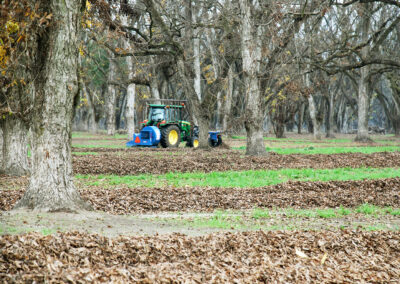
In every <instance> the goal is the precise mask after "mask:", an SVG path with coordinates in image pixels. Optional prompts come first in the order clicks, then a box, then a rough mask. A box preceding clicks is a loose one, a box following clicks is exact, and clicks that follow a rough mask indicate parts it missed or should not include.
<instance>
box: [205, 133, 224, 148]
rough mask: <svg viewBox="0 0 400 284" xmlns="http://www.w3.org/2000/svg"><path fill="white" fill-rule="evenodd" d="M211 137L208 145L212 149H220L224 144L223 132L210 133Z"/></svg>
mask: <svg viewBox="0 0 400 284" xmlns="http://www.w3.org/2000/svg"><path fill="white" fill-rule="evenodd" d="M208 134H209V135H210V137H209V138H208V143H209V144H210V146H211V147H218V146H219V145H221V144H222V137H221V131H208Z"/></svg>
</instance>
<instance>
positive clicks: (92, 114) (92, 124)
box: [85, 86, 97, 133]
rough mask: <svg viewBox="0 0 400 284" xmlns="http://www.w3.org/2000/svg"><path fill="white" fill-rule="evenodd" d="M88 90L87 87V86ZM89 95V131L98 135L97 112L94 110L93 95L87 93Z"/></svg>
mask: <svg viewBox="0 0 400 284" xmlns="http://www.w3.org/2000/svg"><path fill="white" fill-rule="evenodd" d="M85 88H86V86H85ZM86 95H87V104H88V112H89V118H88V130H89V132H90V133H96V132H97V122H96V111H95V109H94V102H93V98H92V96H91V94H89V93H86Z"/></svg>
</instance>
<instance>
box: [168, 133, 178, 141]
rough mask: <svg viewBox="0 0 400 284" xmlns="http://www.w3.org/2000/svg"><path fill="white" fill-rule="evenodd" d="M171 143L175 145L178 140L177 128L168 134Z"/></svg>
mask: <svg viewBox="0 0 400 284" xmlns="http://www.w3.org/2000/svg"><path fill="white" fill-rule="evenodd" d="M168 141H169V144H171V145H175V144H176V142H178V132H177V131H176V130H171V131H170V132H169V135H168Z"/></svg>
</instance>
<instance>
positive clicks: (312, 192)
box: [0, 178, 400, 214]
mask: <svg viewBox="0 0 400 284" xmlns="http://www.w3.org/2000/svg"><path fill="white" fill-rule="evenodd" d="M23 193H24V190H23V189H20V190H7V191H0V210H10V209H11V208H12V207H13V205H14V204H15V203H16V202H17V201H18V200H19V199H20V198H21V197H22V194H23ZM80 193H81V196H82V197H83V198H84V199H86V200H88V201H89V202H90V203H91V204H92V205H93V207H94V209H95V210H100V211H104V212H108V213H111V214H130V213H145V212H162V211H172V212H174V211H213V210H215V209H251V208H254V207H266V208H274V207H278V208H282V207H284V208H286V207H297V208H316V207H330V208H334V207H339V206H341V205H342V206H345V207H355V206H358V205H361V204H364V203H370V204H374V205H377V206H393V207H400V178H392V179H381V180H363V181H330V182H299V181H290V182H286V183H282V184H278V185H274V186H266V187H261V188H247V189H241V188H211V187H207V188H193V187H183V188H174V187H164V188H136V189H134V188H126V187H123V188H113V189H105V188H101V187H92V188H87V189H81V190H80Z"/></svg>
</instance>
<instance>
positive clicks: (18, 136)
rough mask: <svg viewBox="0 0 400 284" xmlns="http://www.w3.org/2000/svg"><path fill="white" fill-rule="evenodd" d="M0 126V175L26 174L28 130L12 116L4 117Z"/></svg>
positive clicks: (20, 121)
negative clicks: (0, 157)
mask: <svg viewBox="0 0 400 284" xmlns="http://www.w3.org/2000/svg"><path fill="white" fill-rule="evenodd" d="M1 125H2V131H3V148H2V165H1V168H0V173H2V174H6V175H13V176H23V175H26V174H28V173H29V166H28V141H27V134H28V128H27V127H26V125H25V123H24V122H22V120H20V119H19V118H17V117H15V116H12V115H8V116H6V117H5V119H4V120H3V121H2V123H1ZM0 150H1V148H0Z"/></svg>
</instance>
